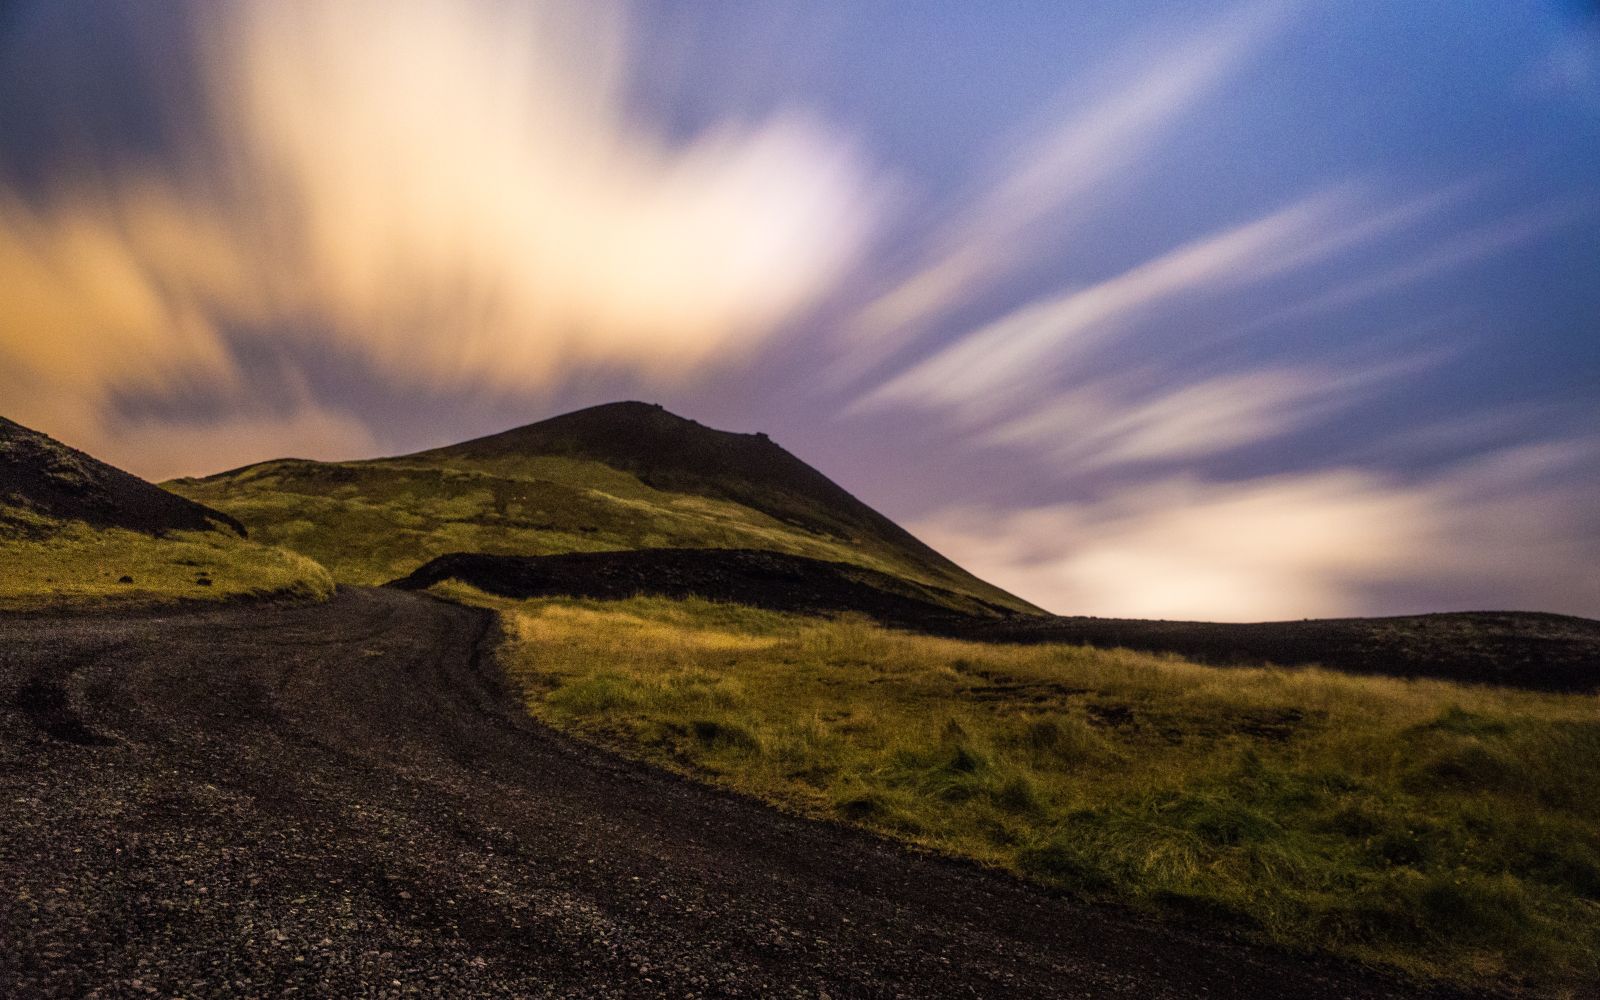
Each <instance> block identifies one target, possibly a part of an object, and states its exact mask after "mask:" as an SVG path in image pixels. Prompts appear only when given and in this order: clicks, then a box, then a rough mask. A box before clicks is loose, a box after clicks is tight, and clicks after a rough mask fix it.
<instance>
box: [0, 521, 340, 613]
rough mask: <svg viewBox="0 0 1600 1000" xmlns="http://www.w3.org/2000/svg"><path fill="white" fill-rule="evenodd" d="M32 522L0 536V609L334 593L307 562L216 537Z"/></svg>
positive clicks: (320, 596)
mask: <svg viewBox="0 0 1600 1000" xmlns="http://www.w3.org/2000/svg"><path fill="white" fill-rule="evenodd" d="M35 520H36V521H37V523H34V524H31V525H28V528H29V530H27V531H15V530H13V531H12V532H10V533H5V534H0V567H4V572H0V610H10V611H18V610H21V611H31V610H42V609H48V608H60V607H63V606H83V605H97V604H139V603H160V602H165V601H172V600H186V601H218V600H227V599H231V598H237V597H244V596H267V595H275V596H293V597H304V598H315V599H323V598H326V597H328V596H329V595H330V594H332V593H333V579H332V577H330V576H329V575H328V573H327V571H326V570H324V569H323V568H322V567H321V566H319V565H317V564H316V563H315V562H312V561H311V560H310V559H307V558H305V557H304V556H300V555H296V554H295V553H292V552H286V551H284V550H283V549H278V548H272V547H270V546H266V545H258V544H256V543H254V542H248V541H245V540H243V539H240V538H237V537H235V536H233V535H229V534H226V533H223V532H218V531H189V532H175V533H173V534H171V535H169V536H167V537H163V538H157V537H153V536H151V535H146V534H142V533H139V532H135V531H123V530H121V529H109V530H101V529H96V528H90V527H88V526H86V525H82V524H55V523H47V522H43V521H42V520H38V519H35ZM15 527H16V525H15V524H14V525H13V528H15Z"/></svg>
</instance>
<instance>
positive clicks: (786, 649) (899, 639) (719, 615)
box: [447, 587, 1600, 992]
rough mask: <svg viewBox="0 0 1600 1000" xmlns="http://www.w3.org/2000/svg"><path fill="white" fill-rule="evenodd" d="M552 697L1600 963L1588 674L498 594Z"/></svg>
mask: <svg viewBox="0 0 1600 1000" xmlns="http://www.w3.org/2000/svg"><path fill="white" fill-rule="evenodd" d="M447 589H448V591H449V592H450V593H452V594H453V596H456V597H457V598H460V599H466V600H472V601H475V602H478V603H483V604H488V605H491V606H494V607H497V608H499V609H500V610H501V611H502V613H503V617H504V620H505V622H506V628H507V632H508V636H509V641H508V644H507V649H506V654H505V660H506V662H507V664H508V667H509V669H510V670H511V672H512V674H513V675H514V676H515V677H516V678H517V680H518V681H520V683H521V684H522V686H523V689H524V690H525V692H526V696H527V700H528V705H529V707H530V709H531V710H532V711H533V712H534V713H535V714H536V715H538V716H540V717H541V718H544V719H546V720H548V721H550V722H552V723H554V724H557V725H559V726H562V727H565V728H568V729H571V730H573V731H576V732H578V733H580V734H583V735H586V736H588V737H590V738H593V739H596V740H600V741H603V742H606V743H608V744H611V745H613V746H615V747H618V748H620V749H622V750H624V751H625V752H628V753H632V754H635V755H638V756H641V757H644V758H648V759H651V760H655V761H657V762H661V763H666V764H669V765H671V766H674V767H678V768H681V769H684V770H686V771H688V772H690V773H693V774H696V775H700V776H702V777H705V778H708V779H710V780H713V781H716V782H718V783H722V784H725V785H728V786H730V787H733V788H736V789H739V790H741V791H744V792H747V793H750V794H754V795H757V796H760V797H762V798H764V799H767V800H769V801H771V802H774V803H777V804H780V805H782V806H784V807H786V808H790V809H794V810H798V811H800V812H803V813H807V814H811V815H819V816H826V817H830V818H835V819H842V820H846V821H849V822H854V823H859V824H861V825H864V826H867V827H870V828H872V829H875V830H878V831H880V832H883V833H886V834H889V835H891V836H895V837H900V838H903V839H906V840H910V841H913V842H916V843H919V844H924V845H927V846H930V847H933V848H935V849H938V850H943V851H948V852H952V853H956V854H961V855H966V856H970V857H974V858H977V859H980V860H982V861H984V862H987V863H990V864H994V865H997V866H1001V867H1004V868H1008V869H1010V870H1013V871H1016V872H1019V873H1021V874H1024V875H1026V876H1028V877H1031V878H1035V879H1038V880H1040V881H1043V882H1046V883H1049V884H1052V885H1055V886H1059V887H1062V888H1065V889H1067V890H1069V891H1071V892H1072V893H1074V894H1076V895H1078V896H1080V897H1082V898H1085V899H1093V900H1105V901H1114V902H1118V903H1122V904H1127V905H1132V906H1135V907H1138V908H1142V909H1146V910H1149V911H1152V912H1156V913H1159V914H1161V915H1163V916H1165V917H1168V918H1173V919H1180V920H1194V921H1199V922H1201V923H1204V924H1207V925H1219V924H1220V925H1226V926H1228V927H1230V928H1234V929H1237V930H1240V931H1242V932H1244V933H1247V934H1251V935H1255V936H1258V937H1261V938H1265V939H1269V940H1272V941H1276V942H1279V943H1281V944H1286V945H1288V946H1290V947H1295V948H1301V949H1306V950H1312V951H1317V950H1324V951H1331V952H1334V953H1338V954H1341V955H1344V956H1347V957H1353V958H1356V959H1358V960H1362V961H1367V962H1371V963H1376V964H1380V965H1385V966H1389V967H1394V968H1398V969H1401V970H1404V971H1406V972H1408V973H1411V974H1414V975H1418V976H1423V977H1443V978H1448V979H1451V980H1456V981H1462V982H1469V983H1479V984H1484V983H1493V984H1498V985H1516V984H1528V983H1531V984H1534V985H1536V986H1537V987H1540V988H1542V989H1546V990H1550V991H1555V992H1560V991H1561V990H1563V989H1565V988H1568V987H1572V986H1574V985H1575V984H1578V983H1585V982H1593V981H1594V980H1595V979H1596V977H1600V960H1597V956H1600V794H1597V792H1596V789H1595V786H1594V784H1593V780H1592V776H1593V775H1594V774H1595V773H1597V771H1600V712H1597V708H1600V701H1597V699H1596V698H1595V697H1593V696H1578V695H1540V694H1532V693H1527V692H1517V691H1508V690H1498V689H1490V688H1479V687H1470V686H1463V685H1457V684H1451V683H1448V682H1441V681H1403V680H1395V679H1385V678H1371V677H1351V676H1346V675H1341V674H1337V673H1333V672H1328V671H1321V670H1314V669H1309V670H1294V671H1289V670H1277V669H1250V670H1247V669H1217V668H1209V667H1203V666H1197V665H1194V664H1191V663H1187V662H1183V661H1181V660H1178V659H1175V658H1163V657H1156V656H1149V655H1143V654H1135V653H1129V652H1120V651H1119V652H1110V651H1100V650H1094V649H1090V648H1086V647H1073V646H1003V645H979V644H973V643H964V642H958V641H953V640H943V639H935V638H928V637H922V636H914V635H909V634H905V633H898V632H893V631H889V630H886V629H882V628H879V627H877V626H874V625H872V624H869V623H867V622H865V621H860V620H849V619H842V620H823V619H815V618H804V617H797V616H787V615H780V614H774V613H769V612H763V611H756V610H752V609H748V608H740V607H734V606H728V605H715V604H709V603H706V602H701V601H694V600H690V601H668V600H658V599H642V598H640V599H634V600H631V601H622V602H613V603H598V602H581V601H563V600H545V601H530V602H521V603H518V602H506V601H497V600H493V599H490V598H486V597H484V596H483V595H481V594H477V593H475V592H471V591H469V590H467V589H466V588H462V587H454V588H447Z"/></svg>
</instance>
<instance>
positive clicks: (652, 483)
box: [167, 402, 1041, 617]
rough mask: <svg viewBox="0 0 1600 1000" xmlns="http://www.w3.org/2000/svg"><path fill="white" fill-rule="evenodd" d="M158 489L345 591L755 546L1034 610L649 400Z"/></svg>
mask: <svg viewBox="0 0 1600 1000" xmlns="http://www.w3.org/2000/svg"><path fill="white" fill-rule="evenodd" d="M167 486H168V487H169V488H170V489H172V490H174V491H175V492H177V493H180V494H182V495H184V496H187V497H189V498H190V499H193V500H195V501H197V502H200V503H204V504H207V505H210V506H214V507H217V508H219V509H221V510H225V511H227V512H228V513H229V514H230V515H232V516H234V517H236V518H238V519H239V520H240V521H242V522H243V523H245V524H247V525H248V526H249V527H250V530H251V531H252V532H253V533H255V537H258V538H260V539H263V540H266V541H270V542H272V543H273V544H278V545H282V546H284V547H286V548H289V549H292V550H294V551H297V552H301V553H303V554H305V555H307V556H309V557H311V558H313V559H316V560H318V561H319V562H321V563H322V564H323V565H325V566H327V567H328V569H329V570H331V571H332V572H333V573H334V575H335V577H336V578H338V579H340V580H341V581H344V582H349V583H360V584H378V583H384V582H388V581H390V580H394V579H396V578H399V577H404V576H406V575H407V574H409V573H411V572H412V571H414V570H416V569H417V568H418V567H420V566H421V565H423V564H424V563H426V562H428V561H429V560H431V559H434V558H436V557H438V556H442V555H446V554H450V553H455V552H472V553H481V554H487V555H508V556H546V555H558V554H561V553H567V552H596V551H618V550H633V549H659V548H697V549H758V550H764V551H771V552H780V553H786V554H789V555H794V556H803V557H807V558H810V559H816V560H821V561H824V562H832V563H846V564H850V565H855V566H860V567H862V568H864V569H868V570H874V571H877V572H879V573H884V574H888V575H890V576H894V577H898V578H900V579H902V580H906V581H910V582H912V583H916V584H920V585H924V586H927V587H931V588H934V589H935V591H936V592H938V593H941V594H944V595H947V597H946V599H947V600H948V601H949V602H950V607H951V608H952V610H959V611H963V612H968V613H972V614H977V615H980V616H983V617H991V616H993V615H995V614H996V613H1000V612H1006V613H1020V614H1039V613H1041V612H1039V610H1038V609H1037V608H1034V607H1033V606H1032V605H1030V604H1028V603H1027V602H1025V601H1022V600H1021V599H1019V598H1017V597H1014V596H1013V595H1011V594H1007V593H1006V592H1005V591H1002V590H1000V589H999V588H997V587H994V586H992V585H990V584H987V583H985V582H983V581H982V580H979V579H978V578H976V577H974V576H972V575H971V574H970V573H968V572H966V571H965V570H963V569H961V568H960V567H959V566H957V565H956V564H955V563H953V562H951V561H950V560H948V559H946V558H944V557H943V556H941V555H940V554H939V553H937V552H935V551H934V550H933V549H931V548H929V547H928V546H927V545H924V544H923V543H922V542H920V541H919V540H917V539H916V538H915V537H914V536H912V535H911V534H910V533H909V532H907V531H906V530H905V529H903V528H901V527H900V526H899V525H897V524H895V523H894V522H893V521H891V520H889V519H888V518H887V517H884V516H883V515H882V514H880V513H878V512H877V511H875V510H873V509H872V508H870V507H868V506H867V505H866V504H864V503H862V502H861V501H860V500H858V499H856V498H855V497H853V496H851V495H850V494H849V493H848V492H847V491H845V490H844V489H843V488H842V487H840V486H839V485H838V484H836V483H834V482H833V481H831V480H830V479H828V478H827V477H826V476H824V475H823V474H822V473H820V472H818V471H817V470H816V469H813V468H812V467H811V466H809V465H807V464H806V463H805V462H803V461H801V460H800V459H799V458H796V457H795V456H794V455H792V454H790V453H789V452H787V451H785V450H784V449H783V448H781V447H779V446H778V445H777V444H775V443H774V442H773V441H771V440H770V439H769V438H768V437H767V436H766V435H764V434H735V433H731V432H728V431H721V430H715V429H712V428H709V427H705V426H702V425H701V424H699V423H697V422H695V421H693V420H688V419H685V418H683V417H680V416H677V415H675V414H672V413H669V412H667V411H666V410H664V409H662V408H661V407H660V406H655V405H651V404H648V403H638V402H625V403H611V404H607V405H603V406H595V407H590V408H589V409H585V410H579V411H576V412H573V413H568V414H565V415H563V416H558V417H554V418H551V419H549V420H544V421H541V422H539V423H535V424H530V425H528V426H526V427H519V428H516V429H514V430H509V431H505V432H503V433H500V434H494V435H490V436H488V437H483V438H477V439H475V440H471V441H466V442H463V443H461V444H456V445H450V446H448V447H443V448H434V449H430V450H427V451H421V452H417V453H415V454H410V455H402V456H398V457H394V458H384V459H373V460H367V461H358V462H311V461H304V460H300V459H282V460H278V461H272V462H264V463H260V464H257V465H251V466H246V467H245V468H242V469H235V470H232V471H230V472H224V473H220V474H218V475H215V476H208V477H205V478H203V479H182V480H175V481H173V482H172V483H169V484H167Z"/></svg>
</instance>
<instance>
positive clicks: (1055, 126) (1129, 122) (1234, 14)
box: [840, 3, 1290, 375]
mask: <svg viewBox="0 0 1600 1000" xmlns="http://www.w3.org/2000/svg"><path fill="white" fill-rule="evenodd" d="M1289 9H1290V8H1289V6H1288V5H1287V4H1284V3H1255V4H1246V5H1240V6H1238V7H1236V8H1234V9H1232V10H1231V11H1229V12H1228V13H1226V14H1225V15H1223V16H1222V17H1220V18H1218V19H1217V20H1216V21H1215V22H1214V23H1212V24H1211V25H1209V26H1208V27H1207V28H1205V29H1204V30H1202V31H1199V32H1190V33H1187V34H1183V35H1181V36H1179V35H1175V36H1172V37H1167V38H1165V39H1159V40H1158V39H1154V38H1151V37H1145V38H1142V39H1140V44H1139V45H1138V46H1137V47H1136V48H1133V49H1131V51H1130V53H1125V54H1124V55H1122V56H1121V57H1120V58H1118V59H1117V60H1114V61H1113V64H1112V65H1111V66H1108V67H1106V68H1105V69H1104V75H1107V76H1110V77H1112V78H1113V79H1115V80H1117V81H1119V82H1118V83H1116V84H1115V85H1113V86H1112V87H1111V88H1109V93H1104V94H1101V95H1100V96H1099V99H1098V100H1095V101H1093V102H1091V104H1090V105H1089V106H1088V107H1087V108H1084V109H1082V110H1080V111H1079V112H1077V113H1076V114H1071V115H1069V116H1068V117H1067V118H1066V120H1064V121H1050V122H1044V123H1041V125H1040V126H1039V128H1038V129H1037V130H1036V134H1035V135H1033V136H1031V137H1029V138H1027V139H1025V140H1023V141H1020V142H1019V143H1018V144H1017V148H1015V149H1014V150H1012V151H1011V152H1010V153H1008V154H1007V155H1006V156H1005V157H1004V161H1003V163H1002V165H1001V167H1000V168H999V169H998V170H997V171H996V176H995V178H994V179H993V181H992V182H991V183H990V184H989V186H988V187H987V188H986V189H985V190H983V191H982V192H981V193H980V194H979V195H978V196H977V197H976V198H975V199H974V200H973V201H972V202H971V204H969V205H967V206H966V207H965V208H964V209H963V210H961V211H959V212H957V213H955V214H954V215H953V216H952V217H951V218H950V219H948V220H947V221H946V222H945V223H944V224H943V225H942V227H941V228H940V229H939V230H938V232H937V233H936V235H935V236H934V237H933V238H932V240H931V242H930V245H929V247H928V249H927V250H926V251H925V252H924V253H923V255H922V257H921V259H920V262H919V263H918V264H917V265H916V267H915V268H914V269H913V270H912V272H911V273H910V274H908V275H906V276H905V277H904V278H902V279H901V280H899V281H898V282H897V283H895V284H894V285H893V286H892V287H890V288H888V289H887V290H886V291H884V292H882V293H881V294H879V295H878V296H876V297H875V298H873V299H872V300H871V301H869V302H867V303H866V304H865V305H864V306H862V307H861V309H860V310H859V312H858V313H857V315H856V316H855V317H854V318H853V319H852V320H851V321H849V322H847V323H846V324H845V325H844V326H843V327H842V331H843V333H844V334H845V340H846V347H847V349H848V353H846V354H845V355H844V357H843V358H841V360H840V364H841V366H842V368H841V370H842V371H844V372H846V373H848V374H851V375H858V374H862V373H864V372H865V371H866V370H867V369H869V368H870V367H872V366H873V365H876V364H877V363H879V362H880V361H882V360H884V359H885V358H886V357H887V356H888V354H889V353H892V351H894V350H896V349H898V348H899V347H901V346H903V345H904V344H905V343H907V342H908V341H909V340H910V339H912V338H913V337H915V335H916V334H917V333H918V332H920V326H921V325H922V324H924V323H925V322H927V321H928V320H930V319H932V318H934V317H936V316H938V315H939V314H941V313H943V312H944V311H946V310H948V309H950V308H951V307H953V306H956V305H959V304H961V303H962V301H963V300H964V299H966V298H967V297H969V296H971V295H972V294H973V293H974V292H975V291H976V290H977V289H978V288H980V287H981V286H983V285H984V284H986V283H987V282H989V281H991V280H993V279H994V278H996V277H997V276H999V275H1001V274H1003V273H1005V272H1006V271H1007V270H1008V269H1009V268H1010V267H1011V266H1012V265H1014V264H1016V263H1017V262H1018V260H1017V254H1018V245H1019V241H1020V239H1021V237H1023V236H1024V235H1025V234H1027V233H1028V232H1030V231H1032V230H1034V229H1036V228H1038V227H1039V226H1040V225H1042V224H1044V223H1047V222H1052V221H1054V222H1056V223H1058V224H1059V220H1060V217H1061V216H1062V215H1063V214H1065V213H1066V212H1067V211H1068V210H1069V209H1070V208H1071V207H1072V206H1073V205H1074V204H1077V203H1080V202H1081V201H1082V200H1083V199H1084V198H1085V197H1086V196H1088V195H1089V194H1091V193H1092V192H1093V191H1095V190H1096V189H1097V188H1099V187H1100V186H1102V185H1104V184H1106V183H1108V182H1110V181H1112V180H1113V179H1115V178H1116V177H1118V176H1119V175H1120V174H1122V173H1124V172H1125V171H1126V170H1127V168H1128V167H1129V166H1130V165H1131V164H1134V163H1136V162H1137V161H1138V160H1139V159H1140V158H1141V157H1143V156H1145V155H1147V154H1148V153H1149V152H1150V150H1151V149H1152V148H1153V147H1154V146H1156V145H1157V144H1158V143H1159V142H1160V141H1161V139H1162V138H1163V137H1164V135H1165V134H1166V132H1167V130H1169V129H1170V128H1171V127H1172V126H1174V125H1175V124H1176V123H1178V122H1180V121H1182V119H1183V117H1184V115H1185V114H1186V113H1188V112H1190V111H1192V110H1193V109H1194V108H1195V107H1196V106H1198V105H1200V104H1202V103H1204V102H1205V101H1207V100H1209V99H1211V98H1212V97H1214V96H1215V94H1216V93H1217V92H1218V91H1219V90H1220V89H1221V87H1222V86H1223V85H1224V84H1225V83H1226V82H1227V81H1228V80H1229V79H1230V78H1231V77H1233V76H1234V75H1235V74H1236V73H1237V72H1238V71H1239V70H1240V69H1241V67H1242V66H1243V65H1244V64H1245V63H1246V62H1247V60H1248V59H1249V57H1250V56H1252V55H1253V54H1254V53H1256V52H1257V51H1259V49H1260V48H1261V47H1262V45H1263V44H1264V43H1265V42H1266V41H1267V40H1268V39H1270V38H1271V37H1273V35H1274V34H1275V33H1276V32H1277V31H1279V30H1280V29H1281V28H1282V26H1283V25H1284V23H1285V22H1286V21H1287V17H1286V15H1287V13H1288V11H1289ZM1131 53H1137V56H1136V57H1135V56H1134V55H1132V54H1131ZM1064 96H1065V95H1064ZM1063 103H1064V101H1063Z"/></svg>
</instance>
